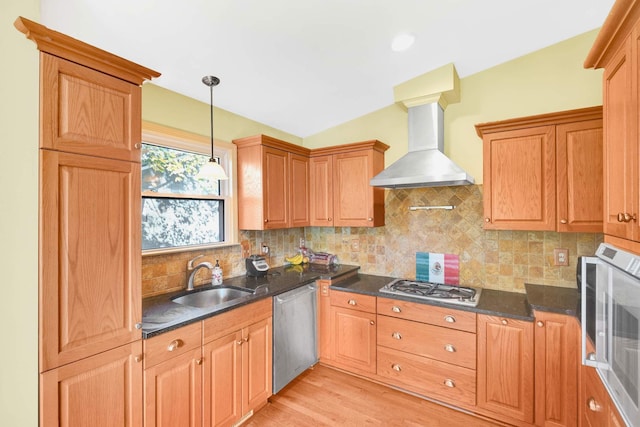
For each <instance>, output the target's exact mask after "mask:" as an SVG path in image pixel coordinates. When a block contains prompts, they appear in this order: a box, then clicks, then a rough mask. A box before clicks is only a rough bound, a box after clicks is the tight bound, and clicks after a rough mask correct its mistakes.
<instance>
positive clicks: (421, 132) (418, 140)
mask: <svg viewBox="0 0 640 427" xmlns="http://www.w3.org/2000/svg"><path fill="white" fill-rule="evenodd" d="M394 96H395V99H396V102H398V103H402V104H404V105H405V106H406V107H407V111H408V116H409V129H408V130H409V150H408V153H407V154H405V155H404V156H403V157H401V158H400V159H398V160H397V161H396V162H394V163H392V164H391V165H390V166H389V167H387V168H386V169H385V170H383V171H382V172H380V173H379V174H378V175H376V176H374V177H373V178H372V179H371V180H370V184H371V185H372V186H374V187H386V188H416V187H441V186H453V185H471V184H474V182H475V181H474V179H473V177H472V176H470V175H469V174H468V173H467V172H465V171H464V170H463V169H462V168H461V167H460V166H458V165H457V164H456V163H454V162H453V161H452V160H451V159H449V158H448V157H447V156H445V155H444V109H443V107H442V105H445V106H446V105H448V104H449V103H451V102H458V101H459V100H460V97H459V96H460V91H459V79H458V74H457V72H456V71H455V67H454V66H453V64H448V65H445V66H443V67H440V68H439V69H436V70H433V71H431V72H428V73H425V74H423V75H422V76H419V77H416V78H415V79H413V80H410V81H408V82H405V83H402V84H400V85H398V86H396V87H394Z"/></svg>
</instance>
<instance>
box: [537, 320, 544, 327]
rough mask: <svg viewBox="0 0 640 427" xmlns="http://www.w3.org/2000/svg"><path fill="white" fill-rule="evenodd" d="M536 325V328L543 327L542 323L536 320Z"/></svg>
mask: <svg viewBox="0 0 640 427" xmlns="http://www.w3.org/2000/svg"><path fill="white" fill-rule="evenodd" d="M536 325H537V326H538V328H542V327H543V326H544V322H543V321H542V320H538V321H537V322H536Z"/></svg>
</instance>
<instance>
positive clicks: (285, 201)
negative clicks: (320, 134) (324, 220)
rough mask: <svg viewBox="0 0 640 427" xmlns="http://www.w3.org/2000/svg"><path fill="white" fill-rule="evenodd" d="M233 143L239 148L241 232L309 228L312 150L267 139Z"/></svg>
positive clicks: (239, 223) (252, 139)
mask: <svg viewBox="0 0 640 427" xmlns="http://www.w3.org/2000/svg"><path fill="white" fill-rule="evenodd" d="M233 143H234V144H236V146H237V147H238V205H239V206H240V209H239V211H238V226H239V228H240V229H242V230H271V229H279V228H290V227H304V226H308V225H309V224H310V217H309V180H310V172H309V150H308V149H306V148H304V147H301V146H299V145H295V144H290V143H288V142H285V141H281V140H278V139H276V138H272V137H269V136H266V135H256V136H251V137H246V138H241V139H235V140H233Z"/></svg>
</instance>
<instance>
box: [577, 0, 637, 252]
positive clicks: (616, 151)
mask: <svg viewBox="0 0 640 427" xmlns="http://www.w3.org/2000/svg"><path fill="white" fill-rule="evenodd" d="M584 66H585V67H586V68H604V74H603V83H602V87H603V96H602V101H603V114H604V129H605V132H604V147H605V150H604V233H605V241H609V242H613V243H615V244H617V245H618V246H626V247H627V249H632V250H635V251H636V252H638V251H640V244H638V243H637V242H640V218H639V217H638V216H639V215H640V185H639V180H640V174H639V168H640V159H639V157H638V156H639V145H640V119H639V118H638V116H639V114H638V113H639V111H640V104H639V103H640V5H638V4H637V2H635V1H633V0H618V1H616V3H615V4H614V6H613V8H612V9H611V12H610V13H609V16H608V18H607V20H606V22H605V23H604V25H603V26H602V28H601V30H600V32H599V34H598V36H597V38H596V40H595V42H594V45H593V47H592V48H591V51H590V52H589V55H588V57H587V59H586V60H585V63H584ZM616 239H620V240H616ZM622 239H624V240H622Z"/></svg>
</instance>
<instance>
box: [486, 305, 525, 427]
mask: <svg viewBox="0 0 640 427" xmlns="http://www.w3.org/2000/svg"><path fill="white" fill-rule="evenodd" d="M533 360H534V359H533V323H532V322H525V321H522V320H515V319H506V318H499V317H494V316H487V315H478V364H477V374H478V395H477V402H478V407H480V408H483V409H487V410H489V411H491V412H493V413H495V414H497V415H500V416H508V417H512V418H514V419H517V420H520V421H524V422H527V423H532V422H533V399H534V390H533V386H534V381H533V368H534V367H533Z"/></svg>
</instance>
